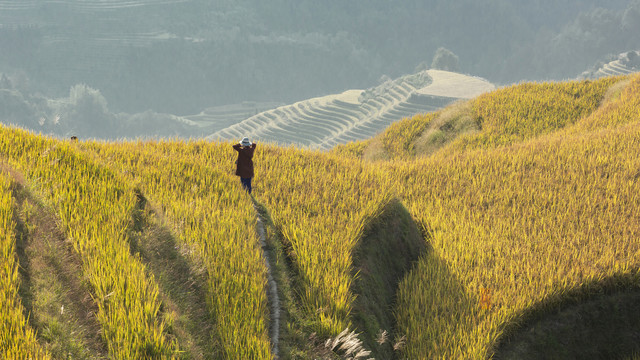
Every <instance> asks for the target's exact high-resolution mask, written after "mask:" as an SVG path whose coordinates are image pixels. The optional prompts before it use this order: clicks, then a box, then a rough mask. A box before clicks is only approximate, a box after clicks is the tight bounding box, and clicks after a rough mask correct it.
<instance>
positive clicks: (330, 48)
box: [0, 0, 640, 133]
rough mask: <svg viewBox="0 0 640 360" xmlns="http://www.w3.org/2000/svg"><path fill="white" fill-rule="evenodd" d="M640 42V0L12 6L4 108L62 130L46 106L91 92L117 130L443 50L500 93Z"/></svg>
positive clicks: (378, 71)
mask: <svg viewBox="0 0 640 360" xmlns="http://www.w3.org/2000/svg"><path fill="white" fill-rule="evenodd" d="M639 32H640V2H639V1H637V0H633V1H629V0H608V1H605V0H584V1H583V0H580V1H579V0H563V1H551V0H537V1H526V2H525V1H517V2H512V1H498V0H495V1H485V2H482V3H478V2H476V1H471V0H461V1H456V2H450V1H444V0H432V1H416V0H412V1H403V2H402V3H398V2H391V1H383V0H372V1H336V0H329V1H309V0H273V1H268V2H266V1H257V0H238V1H225V0H219V1H205V0H185V1H165V0H127V1H124V0H111V1H98V0H84V1H79V0H66V1H48V0H2V1H0V73H2V74H3V75H4V76H6V79H7V80H8V81H9V83H10V86H7V87H4V88H5V89H6V88H9V89H11V90H13V91H14V92H13V93H11V94H4V95H3V96H2V99H7V98H9V99H11V104H12V105H11V107H12V108H13V107H15V108H17V109H18V110H20V109H21V108H22V107H24V103H25V102H26V103H27V104H28V105H29V107H31V108H32V110H30V111H31V112H33V113H35V114H36V115H34V116H31V117H30V119H31V122H32V123H36V122H38V119H40V118H42V117H44V118H46V119H54V118H55V114H48V115H47V116H44V115H46V114H41V115H43V116H38V114H37V113H38V111H43V112H46V111H45V110H42V109H44V108H45V107H43V106H42V103H43V102H46V101H45V100H44V99H55V98H66V97H72V96H71V95H70V91H69V89H71V88H72V87H74V86H75V85H76V84H86V85H87V86H88V87H89V88H90V89H93V90H97V91H98V93H91V96H97V98H98V100H96V101H97V102H102V100H104V101H105V108H104V109H105V110H108V113H110V114H111V115H109V116H106V118H104V116H103V118H104V119H102V120H101V122H102V123H107V124H109V122H111V124H119V123H122V122H123V121H122V120H121V119H119V118H118V117H117V116H116V115H113V114H118V113H122V112H126V113H143V115H141V116H142V117H145V116H146V117H151V118H153V117H154V116H155V113H170V114H177V115H188V114H197V113H199V112H200V111H202V110H203V109H205V108H207V107H212V106H222V105H228V104H240V103H242V102H243V101H254V102H258V103H260V104H262V103H270V104H271V103H283V104H287V103H293V102H296V101H299V100H303V99H308V98H312V97H316V96H321V95H326V94H332V93H340V92H342V91H344V90H346V89H357V88H360V89H366V88H370V87H372V86H375V85H377V84H378V82H379V80H380V79H381V78H382V77H384V78H397V77H399V76H401V75H404V74H409V73H414V72H415V70H424V69H426V68H430V67H433V66H432V65H434V64H432V59H433V57H434V54H435V53H436V51H437V49H439V48H441V47H444V48H446V49H448V50H450V51H451V52H452V53H453V54H454V55H455V56H457V58H458V60H459V61H458V65H457V68H455V69H450V68H449V69H445V70H457V71H460V72H462V73H467V74H472V75H476V76H481V77H483V78H486V79H488V80H489V81H490V82H493V83H496V84H507V83H512V82H518V81H521V80H547V79H566V78H575V77H576V76H578V75H579V74H581V73H582V72H583V71H585V70H586V69H588V68H590V67H592V66H593V65H594V64H595V63H596V62H598V61H601V60H603V59H606V57H607V56H609V54H619V53H622V52H626V51H629V50H635V49H638V48H640V38H638V37H637V36H635V34H637V33H639ZM16 91H17V92H19V94H17V93H16ZM91 96H90V97H91ZM92 101H94V100H92ZM34 104H35V105H34ZM38 104H39V105H38ZM6 107H8V106H6ZM18 110H15V111H18ZM150 110H151V112H149V111H150ZM15 111H14V112H13V113H15ZM8 112H9V111H8V110H6V111H5V113H8ZM18 112H19V111H18ZM144 112H146V113H144ZM98 113H99V114H98V115H100V116H102V115H104V114H102V113H100V111H98ZM145 114H146V115H145ZM100 116H98V117H97V118H100ZM7 117H9V118H10V117H11V116H9V115H6V114H5V119H6V118H7ZM167 117H170V116H160V120H159V123H160V125H158V126H165V125H166V126H170V127H171V129H170V130H169V131H168V132H169V133H172V132H173V133H181V129H180V126H181V125H180V124H179V123H176V122H175V121H172V120H171V119H167ZM69 119H70V117H69V116H67V117H62V118H61V119H60V120H59V121H62V122H65V121H71V120H69ZM3 121H6V120H4V119H3ZM135 121H136V120H135V119H134V120H131V119H130V118H129V117H127V125H126V126H123V127H124V128H126V127H133V128H135V127H136V122H135ZM163 124H164V125H163ZM89 127H90V128H92V126H91V125H89ZM106 127H107V128H110V126H106ZM45 128H46V127H45ZM68 128H70V129H71V128H75V127H74V126H72V125H71V124H69V126H68ZM45 130H46V129H45Z"/></svg>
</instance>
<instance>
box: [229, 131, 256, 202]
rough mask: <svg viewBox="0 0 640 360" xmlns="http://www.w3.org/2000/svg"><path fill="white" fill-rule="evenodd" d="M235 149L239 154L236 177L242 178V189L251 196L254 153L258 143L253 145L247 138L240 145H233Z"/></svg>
mask: <svg viewBox="0 0 640 360" xmlns="http://www.w3.org/2000/svg"><path fill="white" fill-rule="evenodd" d="M233 149H234V150H235V151H237V152H238V160H236V175H238V176H240V182H241V183H242V187H243V188H244V189H245V190H247V192H248V193H249V194H251V179H252V178H253V152H254V151H255V150H256V143H252V142H251V141H250V140H249V138H248V137H245V138H243V139H242V141H240V142H239V143H238V144H235V145H233Z"/></svg>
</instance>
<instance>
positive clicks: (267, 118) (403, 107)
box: [209, 81, 457, 149]
mask: <svg viewBox="0 0 640 360" xmlns="http://www.w3.org/2000/svg"><path fill="white" fill-rule="evenodd" d="M455 100H457V99H455V98H447V97H438V96H428V95H421V94H418V93H417V89H416V88H415V87H414V86H413V85H412V84H411V83H409V82H407V81H399V82H393V83H390V84H388V85H387V86H386V89H385V91H384V92H383V93H381V94H379V95H378V96H373V97H369V98H367V99H365V100H363V99H360V101H359V102H358V103H356V102H348V101H344V100H340V99H339V97H338V98H334V99H331V100H328V101H327V100H324V99H323V98H316V99H310V100H306V101H301V102H298V103H295V104H292V105H287V106H281V107H278V108H276V109H271V110H267V111H264V112H262V113H260V114H257V115H254V116H251V117H249V118H248V119H246V120H244V121H242V122H240V123H237V124H235V125H232V126H229V127H227V128H225V129H222V130H219V131H217V132H215V133H214V134H212V135H211V136H209V138H210V139H215V140H235V139H239V138H242V137H244V136H250V137H251V138H252V139H255V140H257V141H262V142H268V143H276V144H279V145H289V144H295V145H298V146H304V147H311V148H319V149H330V148H332V147H333V146H335V145H338V144H345V143H347V142H350V141H358V140H364V139H367V138H370V137H372V136H375V135H376V134H377V133H379V132H381V131H382V130H384V129H385V128H387V127H388V126H389V125H390V124H391V123H392V122H394V121H397V120H400V119H403V118H406V117H412V116H414V115H415V114H418V113H428V112H432V111H435V110H437V109H439V108H441V107H443V106H446V105H448V104H449V103H451V102H452V101H455Z"/></svg>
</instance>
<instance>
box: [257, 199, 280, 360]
mask: <svg viewBox="0 0 640 360" xmlns="http://www.w3.org/2000/svg"><path fill="white" fill-rule="evenodd" d="M254 207H255V205H254ZM255 209H256V216H257V224H256V231H257V232H258V236H259V237H260V247H261V248H262V258H263V259H264V263H265V266H266V267H267V297H268V299H269V313H270V314H271V326H270V328H269V335H270V337H271V353H272V354H273V358H274V359H278V339H279V337H280V298H279V297H278V285H277V284H276V281H275V280H274V278H273V274H272V269H273V265H272V264H271V263H270V261H269V256H268V252H269V247H268V245H267V240H266V236H265V230H264V219H262V216H261V215H260V212H259V211H258V208H257V207H255Z"/></svg>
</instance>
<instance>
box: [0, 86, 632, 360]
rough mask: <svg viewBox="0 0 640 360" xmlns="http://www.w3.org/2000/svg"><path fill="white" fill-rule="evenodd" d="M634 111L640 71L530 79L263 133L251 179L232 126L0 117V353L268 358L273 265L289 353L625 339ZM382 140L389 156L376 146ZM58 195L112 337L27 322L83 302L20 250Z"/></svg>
mask: <svg viewBox="0 0 640 360" xmlns="http://www.w3.org/2000/svg"><path fill="white" fill-rule="evenodd" d="M435 83H436V82H435V81H434V82H433V84H435ZM347 95H348V94H347ZM345 96H346V95H345ZM638 114H640V77H639V76H637V75H636V76H629V77H614V78H603V79H600V80H597V81H581V82H566V83H543V84H535V83H528V84H521V85H517V86H512V87H508V88H503V89H500V90H496V91H493V92H490V93H485V94H483V95H481V96H479V97H475V98H472V99H469V100H467V101H462V102H459V103H457V104H454V105H451V106H448V107H446V108H445V109H443V110H440V111H437V112H434V113H431V114H426V115H424V114H422V115H417V116H414V117H412V118H407V119H405V120H402V121H400V122H398V123H396V124H394V125H393V126H391V127H389V128H388V129H387V130H386V131H385V132H383V133H381V134H380V135H379V136H378V137H377V138H376V139H374V140H371V141H366V142H362V143H359V142H354V143H350V144H349V145H345V146H340V147H336V148H335V150H334V151H320V150H305V149H296V148H292V147H289V148H282V147H278V146H273V145H266V144H260V145H259V146H258V149H257V150H256V156H255V158H254V160H255V162H256V175H257V176H256V178H255V179H254V180H255V181H254V193H253V196H251V197H249V196H247V195H246V193H244V192H243V191H242V189H241V187H240V184H239V181H237V179H235V178H234V176H233V166H234V165H233V162H234V160H235V154H234V152H233V151H232V149H231V146H230V145H231V143H217V142H207V141H159V142H158V141H148V142H142V141H138V142H120V143H97V142H90V141H86V142H84V141H83V142H70V141H58V140H55V139H49V138H45V137H42V136H37V135H34V134H30V133H27V132H25V131H22V130H17V129H7V128H0V132H1V135H2V136H1V137H0V158H1V159H2V161H3V163H4V164H5V165H4V166H3V168H5V169H7V170H8V171H3V172H2V173H0V174H1V175H0V195H1V196H2V197H0V200H1V202H0V204H2V208H1V209H2V212H1V213H0V216H1V217H2V219H3V222H2V223H1V224H2V229H1V230H2V231H3V232H2V233H0V234H4V236H5V237H4V238H3V239H2V240H3V241H2V243H0V245H1V246H2V250H3V252H2V253H1V254H0V255H1V256H2V264H4V265H5V266H3V267H0V275H1V276H2V277H0V280H1V281H3V289H8V291H6V292H5V293H2V294H0V295H2V296H3V297H4V298H5V299H9V300H8V301H7V302H6V303H7V304H10V306H8V307H7V309H6V310H5V308H0V310H2V312H0V316H2V317H3V318H2V323H3V324H9V326H7V327H5V328H0V332H1V333H0V336H2V337H3V338H5V339H9V340H10V342H7V343H6V344H5V343H4V342H3V343H2V344H0V346H2V347H0V355H5V354H14V353H19V354H33V355H34V356H36V357H37V356H39V354H42V356H41V357H42V358H47V357H48V356H49V355H51V356H53V357H56V355H55V354H57V352H56V351H57V350H56V349H59V348H61V347H62V345H64V346H67V348H68V347H69V346H70V345H69V344H74V343H75V344H77V345H76V349H77V352H76V353H83V352H84V353H89V354H95V355H96V356H97V355H99V353H101V352H103V351H104V352H105V353H107V354H108V355H107V356H111V357H117V358H145V357H149V358H154V357H163V356H164V357H167V358H184V359H201V358H229V359H247V358H255V359H269V358H272V357H273V355H274V352H273V351H274V350H273V348H272V346H271V345H272V344H271V339H270V337H269V335H270V334H269V328H270V326H271V325H272V324H273V322H272V320H271V314H270V311H272V310H270V307H269V304H268V297H267V291H268V290H267V289H268V288H270V287H268V286H267V273H268V272H272V275H273V278H274V279H275V280H276V282H278V290H277V291H278V296H279V298H280V299H281V304H282V308H281V309H280V310H281V312H280V317H279V324H280V325H279V326H280V328H279V331H278V332H277V333H278V334H279V341H278V346H279V352H278V355H279V357H280V358H282V359H340V358H343V359H344V358H348V357H349V356H351V357H353V355H355V354H354V353H350V352H349V348H350V349H356V348H357V349H358V350H357V351H358V352H359V354H360V355H361V358H367V357H375V358H385V359H432V358H451V359H485V358H491V357H495V358H500V359H503V358H508V357H509V356H513V357H516V358H517V357H519V355H518V354H519V352H518V349H521V348H526V346H532V344H540V343H541V344H545V341H547V340H545V339H544V338H539V337H538V338H536V337H535V334H538V333H541V332H542V333H543V334H549V333H550V332H549V331H547V330H552V329H550V328H554V329H553V330H556V332H555V333H554V334H558V335H554V336H560V335H561V334H565V335H562V336H570V335H571V334H575V336H580V334H593V333H598V332H599V331H606V329H607V328H608V327H611V326H614V327H615V328H616V330H617V331H618V332H617V333H616V334H619V335H611V334H612V333H609V334H610V335H611V336H608V337H598V338H590V339H589V348H588V349H587V348H586V347H581V348H578V346H580V345H572V344H580V342H579V341H573V340H578V339H571V338H568V339H561V340H562V341H563V342H562V343H561V344H564V345H563V346H560V347H558V346H544V348H543V349H542V351H543V353H542V355H541V357H543V358H557V357H559V358H564V357H571V356H577V355H576V354H591V355H592V356H595V357H598V356H600V357H604V356H615V357H621V358H623V357H625V356H630V355H632V354H633V353H634V352H636V353H637V352H638V351H639V350H640V349H639V348H638V346H637V345H638V343H637V341H634V339H636V338H634V336H636V335H635V334H638V333H639V329H638V321H635V319H638V318H640V314H638V306H637V304H636V303H635V301H636V299H637V295H636V294H637V292H638V290H639V289H640V262H639V259H640V241H639V240H638V239H640V195H639V194H640V182H639V181H638V179H639V178H640V172H639V170H638V169H640V160H638V157H637V156H636V154H638V153H640V121H639V120H638V119H639V117H638ZM436 140H437V141H436ZM375 141H378V143H377V144H376V143H375ZM376 146H378V147H380V148H381V150H382V152H383V155H384V156H380V157H378V158H374V159H369V158H367V157H366V153H367V151H368V150H370V149H371V148H372V147H376ZM370 160H373V161H370ZM16 182H18V183H20V184H24V185H23V187H24V188H25V189H27V190H28V191H29V192H30V194H32V195H30V197H28V199H29V201H28V202H25V201H23V200H24V196H23V195H21V192H20V191H16V189H19V187H17V186H16V185H15V183H16ZM12 184H14V185H12ZM31 201H33V202H36V201H41V202H42V203H43V204H44V205H45V206H44V207H39V206H30V205H28V203H29V202H31ZM254 205H257V206H258V208H259V209H260V214H261V217H262V218H263V219H264V224H265V235H266V246H265V247H264V248H265V249H266V251H267V253H268V257H269V258H270V259H271V263H272V264H273V265H274V266H273V267H272V268H271V269H268V268H267V266H266V264H265V262H264V260H263V259H262V257H261V249H262V245H261V244H260V240H259V238H258V236H257V234H256V221H257V220H256V219H257V214H256V212H255V210H254ZM47 211H50V213H49V215H48V219H49V220H48V222H49V223H50V222H51V219H52V218H56V219H59V220H58V222H56V226H57V228H58V230H59V237H60V238H59V239H58V240H56V241H57V243H58V245H60V246H62V245H61V244H59V243H60V242H62V240H61V239H62V238H67V239H68V240H65V241H66V243H67V244H68V245H69V246H68V247H67V249H68V250H69V251H71V255H70V259H74V262H75V263H76V264H78V263H79V264H81V271H80V273H81V276H82V278H83V279H87V281H86V283H84V284H79V285H82V286H78V287H77V290H76V292H75V293H76V294H86V293H89V297H88V298H87V299H86V300H87V303H86V304H85V305H86V308H88V309H91V308H95V309H96V310H94V311H95V320H92V319H84V320H85V321H86V322H87V323H88V324H89V325H87V326H95V327H99V328H100V329H101V330H100V338H99V339H96V338H92V337H91V336H90V334H89V335H87V334H83V333H82V332H79V333H75V332H74V333H73V334H76V335H73V334H72V335H73V336H75V337H70V338H69V337H67V338H64V337H61V336H57V337H56V336H51V334H52V332H51V331H50V330H51V326H47V325H46V324H47V323H46V322H41V321H29V322H27V321H26V319H43V318H45V315H51V317H49V319H53V320H52V321H54V320H56V319H60V318H61V317H60V315H55V316H53V315H54V314H57V313H60V312H62V313H64V314H67V313H66V312H64V311H66V310H59V309H60V307H59V306H58V305H63V304H61V303H60V302H59V301H58V300H54V301H50V302H49V304H51V305H52V306H51V307H50V308H49V307H47V306H45V307H42V306H38V304H39V302H38V301H30V300H31V299H35V298H37V297H36V296H34V294H44V293H46V291H44V290H49V289H51V290H52V291H55V288H54V287H53V286H49V284H48V283H47V282H43V281H36V280H35V279H37V278H38V276H40V275H37V274H38V273H42V271H40V272H35V271H34V269H33V268H32V267H29V266H26V265H27V264H29V261H32V262H31V264H35V263H37V261H36V260H37V259H38V258H37V257H34V256H33V252H32V251H24V250H23V249H25V248H28V246H35V245H37V244H44V243H46V242H45V241H40V240H38V241H35V240H34V238H33V237H32V238H29V237H25V236H23V235H24V234H33V236H34V237H35V236H42V234H43V233H44V232H43V231H38V230H37V229H34V230H33V231H32V230H31V229H30V226H34V225H35V226H37V227H40V225H39V224H42V223H43V222H40V221H34V220H33V218H32V217H31V218H30V217H29V216H30V215H29V214H35V216H38V217H40V216H42V218H43V219H44V220H46V218H45V216H44V213H45V212H47ZM38 214H41V215H38ZM12 218H14V219H17V220H20V221H17V220H16V221H11V220H10V219H12ZM37 234H40V235H37ZM29 242H30V243H31V245H30V244H29ZM53 254H55V252H53ZM54 257H55V255H54ZM38 261H39V260H38ZM64 265H65V264H63V268H62V270H63V271H60V272H59V273H61V274H66V273H69V269H67V268H64ZM19 269H22V270H19ZM52 273H56V272H54V271H52ZM71 280H73V279H71ZM58 283H60V282H58ZM71 283H76V281H75V280H73V281H71ZM21 284H26V285H21ZM52 284H53V283H52ZM83 286H84V287H83ZM59 295H60V296H61V297H55V299H57V298H61V299H64V296H63V295H64V294H62V293H59ZM603 298H604V299H603ZM44 303H45V304H46V302H44ZM53 305H55V306H53ZM65 308H66V307H65ZM594 308H596V309H597V312H598V314H594V315H598V316H600V317H605V318H610V319H629V321H625V322H616V323H615V324H613V325H612V324H611V323H609V324H602V325H598V324H591V323H590V321H588V320H584V317H583V316H581V314H582V313H585V312H589V313H593V312H594V311H593V309H594ZM47 309H48V310H47ZM51 309H53V310H55V311H52V310H51ZM572 309H573V310H572ZM70 312H71V313H70V314H69V317H70V318H74V317H75V316H77V315H73V314H74V312H73V310H70ZM75 313H77V312H75ZM576 316H580V317H581V318H582V319H583V320H584V321H582V322H580V323H579V324H580V325H579V326H581V329H579V330H580V331H572V329H571V326H572V323H573V321H572V320H571V319H572V318H575V317H576ZM597 318H598V317H597V316H596V317H594V318H593V319H597ZM567 319H568V320H567ZM50 323H51V321H50V322H49V324H50ZM43 324H45V325H43ZM77 324H81V323H77ZM123 324H124V325H123ZM67 326H71V327H72V328H73V326H76V328H78V327H79V326H78V325H73V324H69V325H67ZM598 326H601V327H598ZM529 329H531V331H530V330H529ZM57 333H58V334H59V333H60V332H57ZM63 333H64V332H63ZM68 333H69V334H71V331H68ZM272 333H274V332H273V331H272ZM523 334H524V335H523ZM567 334H568V335H567ZM532 336H533V338H532ZM585 336H588V335H585ZM618 337H619V338H618ZM551 340H554V339H551ZM627 340H628V341H627ZM623 343H624V346H616V345H617V344H623ZM65 344H66V345H65ZM510 344H511V345H513V347H510ZM356 345H357V346H356ZM350 346H353V347H350ZM572 346H574V347H572ZM514 347H516V348H515V349H514ZM581 351H582V352H581ZM514 354H515V355H514ZM567 354H568V355H567Z"/></svg>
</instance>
